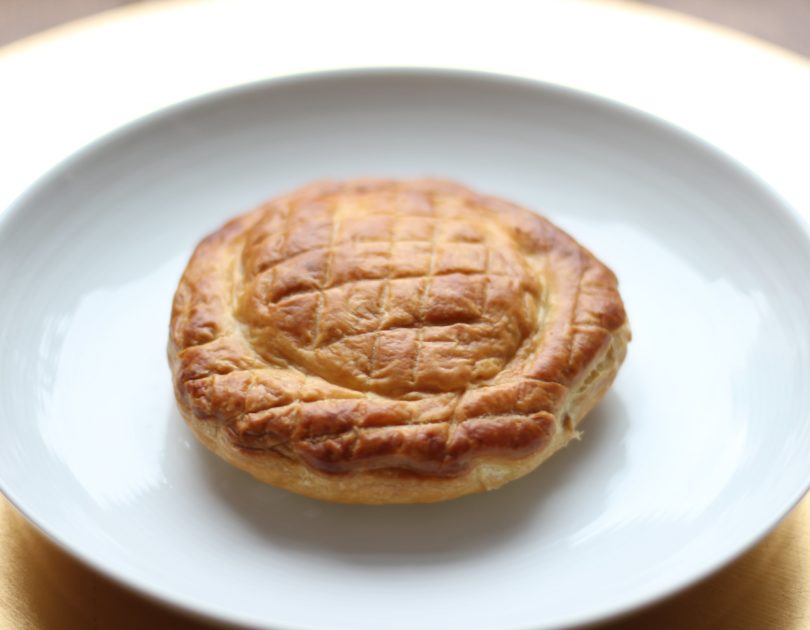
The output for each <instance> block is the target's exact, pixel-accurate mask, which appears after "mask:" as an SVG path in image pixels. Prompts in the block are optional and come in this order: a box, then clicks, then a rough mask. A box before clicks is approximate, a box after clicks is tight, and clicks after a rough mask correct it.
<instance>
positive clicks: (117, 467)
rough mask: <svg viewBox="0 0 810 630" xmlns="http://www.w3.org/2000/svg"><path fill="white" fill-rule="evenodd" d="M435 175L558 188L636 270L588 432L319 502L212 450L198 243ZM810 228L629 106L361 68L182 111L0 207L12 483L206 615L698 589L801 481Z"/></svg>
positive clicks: (526, 618)
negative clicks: (182, 408)
mask: <svg viewBox="0 0 810 630" xmlns="http://www.w3.org/2000/svg"><path fill="white" fill-rule="evenodd" d="M359 175H376V176H395V177H412V176H423V175H434V176H440V177H446V178H452V179H456V180H459V181H461V182H464V183H466V184H468V185H470V186H473V187H475V188H476V189H478V190H481V191H484V192H489V193H493V194H497V195H500V196H504V197H507V198H510V199H514V200H515V201H517V202H518V203H521V204H523V205H526V206H527V207H533V208H539V209H542V210H543V211H544V213H546V214H547V215H548V216H549V217H550V218H551V219H552V220H554V221H555V222H557V223H558V224H559V225H561V226H562V227H563V228H564V229H566V230H568V231H569V232H571V233H572V234H573V235H574V236H575V237H576V238H577V239H578V240H580V241H581V242H582V243H583V244H585V245H586V246H587V247H589V248H590V249H592V250H593V251H594V252H595V253H596V255H597V256H599V257H600V258H601V259H603V260H604V261H605V262H606V263H607V264H608V265H610V266H611V267H612V268H613V269H614V270H615V271H616V273H617V275H618V276H619V278H620V282H621V289H622V295H623V297H624V298H625V301H626V305H627V310H628V313H629V315H630V320H631V322H632V325H633V332H634V340H633V343H632V345H631V347H630V351H629V354H628V358H627V361H626V364H625V366H624V367H623V368H622V370H621V371H620V373H619V377H618V379H617V381H616V383H615V385H614V387H613V389H612V390H611V392H610V393H609V394H608V395H607V397H606V398H605V399H604V401H603V402H602V404H601V405H600V406H599V407H598V408H597V409H596V410H595V411H594V412H593V413H592V414H591V415H590V416H589V417H588V418H587V419H586V421H585V423H584V425H583V428H584V430H585V431H586V433H587V435H586V438H585V439H584V440H583V441H582V442H580V443H575V444H573V445H571V446H569V447H568V448H567V449H566V450H565V451H564V452H562V453H560V454H559V455H557V456H555V457H554V458H553V459H552V460H551V461H549V462H548V463H547V464H545V465H543V466H542V467H541V468H540V469H539V470H538V471H537V472H536V473H534V474H532V475H530V476H529V477H528V478H525V479H523V480H521V481H518V482H515V483H513V484H510V485H508V486H507V487H505V488H503V489H502V490H499V491H497V492H494V493H490V494H487V495H478V496H471V497H467V498H464V499H460V500H457V501H453V502H450V503H446V504H438V505H430V506H391V507H383V508H380V507H352V506H340V505H331V504H326V503H319V502H315V501H311V500H308V499H305V498H301V497H297V496H293V495H291V494H287V493H285V492H283V491H280V490H275V489H273V488H270V487H267V486H264V485H262V484H259V483H257V482H255V481H253V480H252V479H250V478H249V477H247V476H246V475H244V474H243V473H241V472H239V471H237V470H234V469H232V468H230V467H229V466H228V465H227V464H224V463H222V462H220V461H219V460H217V459H216V458H215V457H213V456H212V455H210V454H209V453H207V452H206V451H204V450H203V449H202V447H200V446H198V444H197V442H196V440H194V439H193V438H192V436H191V435H190V434H189V432H188V431H187V429H186V428H185V426H184V425H183V423H182V421H181V420H180V417H179V414H178V412H177V411H176V410H175V406H174V401H173V399H172V388H171V383H170V379H169V372H168V368H167V366H166V360H165V344H166V335H167V322H168V314H169V305H170V302H171V298H172V294H173V291H174V287H175V284H176V282H177V279H178V278H179V275H180V272H181V270H182V267H183V265H184V263H185V261H186V259H187V257H188V255H189V253H190V251H191V249H192V247H193V246H194V244H195V243H196V242H197V240H198V239H199V238H200V237H201V236H203V235H204V234H206V233H208V232H210V231H211V230H212V229H214V228H216V227H217V226H219V225H220V224H221V223H222V222H223V221H224V220H225V219H226V218H228V217H229V216H231V215H233V214H235V213H237V212H240V211H243V210H247V209H249V208H251V207H252V206H253V205H254V204H256V203H257V202H259V201H261V200H263V199H265V198H268V197H271V196H274V195H276V194H278V193H280V192H283V191H286V190H289V189H292V188H294V187H296V186H297V185H300V184H302V183H304V182H307V181H309V180H312V179H317V178H323V177H334V178H344V177H352V176H359ZM808 268H810V239H808V234H807V231H806V228H805V227H804V226H803V224H802V223H801V222H800V221H799V220H798V219H797V218H796V217H795V216H794V215H793V214H792V213H791V211H790V210H789V209H788V208H785V207H784V206H783V205H782V204H781V202H780V201H779V200H778V199H777V198H776V197H774V196H773V195H772V194H771V193H769V192H768V190H767V189H765V187H764V186H763V185H762V184H761V183H759V182H758V181H757V180H756V178H754V177H753V176H751V175H750V174H748V173H746V172H745V171H743V170H742V169H740V168H739V167H737V166H735V165H734V164H733V163H731V162H730V161H729V160H727V159H726V158H725V157H723V156H721V155H719V154H718V153H716V152H715V151H713V150H712V149H710V148H709V147H707V146H704V145H703V144H701V143H700V142H699V141H697V140H694V139H691V138H689V137H687V136H685V135H684V134H682V133H681V132H679V131H677V130H675V129H673V128H670V127H669V126H667V125H664V124H662V123H659V122H656V121H654V120H651V119H649V118H647V117H646V116H644V115H641V114H639V113H636V112H633V111H631V110H628V109H625V108H622V107H619V106H616V105H613V104H610V103H607V102H604V101H601V100H597V99H594V98H591V97H589V96H586V95H582V94H578V93H575V92H570V91H567V90H561V89H558V88H553V87H550V86H545V85H542V84H537V83H529V82H524V81H521V80H517V79H509V78H502V77H494V76H488V75H477V74H464V73H454V72H437V71H431V72H427V71H425V72H420V71H401V72H382V71H375V72H369V71H366V72H344V73H333V74H319V75H311V76H305V77H297V78H290V79H285V80H278V81H271V82H267V83H261V84H257V85H252V86H249V87H245V88H240V89H236V90H230V91H226V92H223V93H220V94H215V95H213V96H209V97H205V98H203V99H198V100H195V101H192V102H190V103H187V104H183V105H180V106H177V107H174V108H172V109H170V110H168V111H166V112H163V113H160V114H158V115H155V116H151V117H149V118H148V119H146V120H144V121H141V122H139V123H137V124H135V125H132V126H130V127H128V128H126V129H124V130H122V131H120V132H118V133H116V134H114V135H113V136H112V137H110V138H108V139H106V140H104V141H102V142H99V143H96V144H94V145H93V146H91V147H90V148H88V149H87V150H85V151H83V152H82V153H81V154H80V155H79V156H77V157H75V158H73V159H71V160H69V161H68V162H66V163H64V164H63V165H61V166H60V167H59V168H57V169H56V170H55V171H54V172H52V173H51V174H49V175H48V176H47V177H45V178H44V179H43V180H42V181H41V182H40V183H39V184H37V185H36V186H35V188H34V189H33V190H32V191H30V192H29V193H28V194H27V195H26V196H25V197H24V198H23V199H22V200H20V201H19V202H18V203H17V205H16V207H14V208H12V209H11V210H8V211H6V212H5V213H4V214H3V216H2V219H0V295H2V296H3V299H2V303H0V409H3V412H4V413H3V416H2V418H1V419H0V422H2V423H3V426H2V428H3V435H4V436H5V437H4V439H3V440H2V441H0V486H1V487H2V489H3V491H4V492H5V493H6V494H7V495H8V496H9V497H10V498H11V499H12V500H13V501H14V502H15V503H16V504H17V506H18V507H20V508H21V509H22V510H23V511H24V512H25V514H26V515H27V516H28V517H29V518H30V519H31V520H33V521H34V522H36V523H37V524H38V525H39V526H40V527H42V528H43V529H44V530H45V531H47V532H48V533H50V534H51V535H52V536H53V537H54V538H55V539H56V540H57V541H59V542H60V543H62V544H63V545H64V546H65V547H66V548H67V549H69V550H70V551H72V552H73V553H75V554H76V555H78V556H79V557H81V558H83V559H84V560H86V561H88V562H90V563H91V564H93V565H94V566H96V567H97V568H99V569H101V570H103V571H104V572H106V573H107V574H109V575H112V576H114V577H116V578H118V579H120V580H122V581H123V582H125V583H128V584H130V585H132V586H134V587H136V588H138V589H139V590H142V591H144V592H147V593H150V594H153V595H155V596H157V597H160V598H162V599H164V600H167V601H170V602H172V603H174V604H177V605H180V606H183V607H186V608H189V609H193V610H195V611H197V612H199V613H202V614H205V615H210V616H212V617H215V618H218V619H222V620H226V621H231V622H237V623H239V622H241V623H246V624H259V625H262V624H266V625H272V626H274V627H290V628H298V627H306V628H326V627H329V628H379V627H386V628H412V627H415V626H421V627H432V626H433V625H435V623H436V620H447V619H452V620H453V623H454V625H458V626H463V627H466V628H471V629H473V628H511V627H541V626H542V627H556V626H559V625H564V624H573V623H580V622H588V621H595V620H599V619H604V618H605V617H607V616H609V615H612V614H616V613H619V612H622V611H626V610H628V609H630V608H632V607H635V606H638V605H641V604H643V603H646V602H649V601H651V600H652V599H654V598H656V597H660V596H662V595H664V594H667V593H670V592H672V591H673V590H675V589H677V588H681V587H683V586H685V585H687V584H689V583H691V582H693V581H694V580H695V579H697V578H699V577H701V576H702V575H704V574H706V573H707V572H708V571H710V570H712V569H714V568H716V567H718V566H719V565H720V564H722V563H724V562H726V561H728V560H729V559H731V558H732V557H734V556H735V555H737V554H738V553H740V551H742V550H743V549H744V548H745V547H747V546H748V545H750V544H751V543H752V542H754V541H755V540H756V539H757V538H758V537H759V536H761V535H762V534H764V533H765V531H766V530H767V529H768V528H769V527H771V526H772V525H773V524H774V523H775V522H776V521H777V520H778V519H779V518H780V517H781V516H782V515H783V514H784V513H785V511H786V510H787V509H789V508H790V507H791V506H792V505H793V504H794V503H795V501H797V500H798V499H799V498H800V497H801V495H802V494H803V493H804V491H805V490H806V488H807V486H808V482H809V481H810V460H808V459H807V457H806V453H807V452H808V451H810V423H808V422H807V420H808V416H810V413H809V412H810V392H808V391H806V389H803V385H804V384H806V383H807V382H809V381H810V369H809V368H810V334H808V329H807V322H808V321H810V288H809V287H808V285H807V283H806V278H805V275H806V269H808Z"/></svg>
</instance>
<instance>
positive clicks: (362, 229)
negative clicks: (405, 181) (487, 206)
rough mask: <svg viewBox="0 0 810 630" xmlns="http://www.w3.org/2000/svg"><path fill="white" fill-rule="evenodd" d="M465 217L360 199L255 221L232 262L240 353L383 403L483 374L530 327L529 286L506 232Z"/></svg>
mask: <svg viewBox="0 0 810 630" xmlns="http://www.w3.org/2000/svg"><path fill="white" fill-rule="evenodd" d="M465 213H470V209H469V208H468V207H467V206H466V204H464V203H458V202H456V203H450V202H449V201H448V199H447V197H446V196H444V197H443V196H442V195H437V194H430V193H429V192H424V193H422V192H409V193H408V194H403V193H398V192H397V191H392V192H391V193H389V194H386V195H380V194H375V191H370V192H368V193H365V194H363V193H360V194H358V195H357V196H356V197H355V199H353V203H352V204H351V206H350V208H348V209H344V208H341V204H340V202H339V200H335V199H334V198H331V197H329V196H326V197H325V198H322V199H319V200H318V201H317V202H304V203H298V204H296V203H294V202H291V203H288V204H285V206H284V207H283V208H280V209H279V211H278V214H276V213H268V214H266V215H265V216H264V217H263V219H262V220H260V221H259V222H258V223H257V224H256V225H255V226H253V228H252V229H251V230H250V232H249V233H248V235H247V237H246V247H245V250H244V254H243V268H244V270H245V273H244V279H243V286H242V294H241V297H240V304H239V315H238V316H239V318H240V320H242V321H243V323H245V324H246V325H247V327H248V329H249V330H250V331H251V333H253V332H254V331H256V332H257V333H258V334H251V338H252V344H253V346H254V347H255V348H256V349H257V350H258V352H259V353H260V354H261V355H262V357H264V358H266V359H268V360H269V361H271V362H272V361H274V360H276V359H277V358H279V357H281V358H283V359H284V360H286V361H288V362H290V363H291V364H293V365H295V366H297V367H300V368H303V369H306V370H308V371H309V372H311V373H313V374H316V375H318V376H321V377H322V378H324V379H326V380H329V381H331V382H333V383H335V384H338V385H342V386H346V387H350V388H352V389H355V390H358V391H373V392H376V393H379V394H383V395H402V394H405V393H407V392H411V391H419V392H437V391H460V390H464V389H466V388H467V387H468V386H469V385H470V384H473V383H477V382H480V381H482V380H485V379H488V378H492V377H493V376H495V375H496V374H497V373H498V372H499V371H500V370H501V369H502V368H503V367H504V366H505V365H506V364H507V363H508V361H509V360H510V359H511V358H512V356H513V355H514V353H515V351H516V350H517V348H518V347H519V346H520V344H521V343H522V342H523V340H524V339H525V338H526V337H527V336H528V335H529V334H530V333H531V332H532V331H533V330H534V329H535V325H536V321H537V316H538V308H539V298H540V292H541V288H540V284H539V279H538V277H537V274H536V273H532V270H531V268H530V267H529V264H528V262H527V261H526V260H525V259H524V258H523V257H522V255H520V253H519V252H518V251H517V250H516V248H515V245H514V242H513V241H512V239H511V237H510V236H509V235H508V234H505V233H503V232H502V231H498V230H492V229H490V230H488V231H485V230H483V229H481V227H480V226H479V225H477V223H476V222H474V221H463V220H461V219H459V218H458V217H459V216H463V215H464V214H465ZM278 215H280V216H278ZM268 224H269V225H268ZM279 224H281V225H282V226H283V228H282V230H278V227H279ZM313 224H314V225H313ZM269 232H274V238H273V239H272V240H271V239H270V238H268V236H267V235H268V233H269ZM267 331H277V333H276V334H267Z"/></svg>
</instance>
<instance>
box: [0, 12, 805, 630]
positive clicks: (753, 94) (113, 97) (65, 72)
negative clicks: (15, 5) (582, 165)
mask: <svg viewBox="0 0 810 630" xmlns="http://www.w3.org/2000/svg"><path fill="white" fill-rule="evenodd" d="M312 4H313V3H312V2H298V3H283V5H282V4H276V3H270V2H261V1H258V0H209V1H182V0H181V1H171V2H152V3H145V4H138V5H133V6H130V7H126V8H124V9H119V10H116V11H113V12H110V13H106V14H101V15H98V16H95V17H92V18H88V19H85V20H82V21H80V22H77V23H74V24H70V25H67V26H65V27H61V28H58V29H54V30H52V31H48V32H46V33H43V34H40V35H37V36H34V37H32V38H29V39H27V40H23V41H21V42H19V43H16V44H13V45H11V46H8V47H6V48H4V49H0V94H2V96H0V208H2V207H4V206H6V205H7V204H8V203H9V202H10V201H11V200H12V199H13V198H14V197H15V196H16V195H17V194H19V193H20V192H21V191H22V190H23V189H24V188H25V186H27V185H28V184H29V183H30V182H31V181H33V180H34V179H35V178H36V177H37V176H38V175H40V174H41V173H42V172H43V171H44V170H46V169H47V168H49V167H50V166H52V165H53V164H54V163H56V162H57V161H58V160H59V159H61V158H62V157H64V156H65V155H67V154H68V153H70V152H72V151H74V150H75V149H76V148H78V147H79V146H81V145H83V144H85V143H87V142H88V141H90V140H92V139H93V138H95V137H98V136H100V135H102V134H103V133H105V132H106V131H109V130H110V129H112V128H114V127H116V126H118V125H120V124H121V123H123V122H126V121H128V120H131V119H133V118H135V117H137V116H140V115H142V114H144V113H146V112H149V111H152V110H154V109H157V108H159V107H162V106H164V105H167V104H169V103H172V102H175V101H178V100H181V99H184V98H187V97H189V96H192V95H195V94H199V93H202V92H206V91H209V90H213V89H217V88H219V87H223V86H226V85H233V84H237V83H241V82H244V81H250V80H255V79H259V78H263V77H268V76H276V75H281V74H288V73H292V72H300V71H307V70H315V69H324V68H338V67H351V66H369V65H373V66H390V65H407V66H444V67H455V68H475V69H482V70H489V71H496V72H506V73H510V74H519V75H524V76H529V77H534V78H539V79H545V80H549V81H554V82H557V83H562V84H565V85H569V86H572V87H577V88H581V89H586V90H589V91H591V92H595V93H598V94H602V95H605V96H607V97H610V98H613V99H615V100H619V101H623V102H626V103H630V104H632V105H635V106H636V107H640V108H642V109H645V110H647V111H649V112H652V113H653V114H656V115H659V116H662V117H664V118H667V119H669V120H671V121H673V122H675V123H676V124H678V125H680V126H682V127H685V128H687V129H689V130H691V131H693V132H695V133H697V134H699V135H701V136H702V137H704V138H705V139H706V140H708V141H709V142H711V143H713V144H716V145H717V146H719V147H720V148H722V149H723V150H725V151H727V152H729V153H731V154H732V155H733V156H734V157H735V158H737V159H738V160H739V161H740V162H742V163H743V164H745V165H748V166H749V167H751V168H752V169H753V170H754V171H756V172H758V173H759V174H761V175H762V176H763V177H764V179H765V180H766V181H767V182H769V183H770V184H771V185H772V186H773V187H774V188H775V189H776V190H777V192H778V193H779V194H780V195H782V196H783V197H784V198H785V199H786V200H787V201H788V202H790V203H792V204H793V205H795V206H796V207H797V208H798V209H799V210H800V211H802V212H803V213H804V214H805V216H807V217H809V218H810V178H809V177H808V169H809V168H810V120H808V119H809V118H810V62H808V61H806V60H804V59H803V58H800V57H798V56H794V55H791V54H789V53H786V52H784V51H781V50H779V49H777V48H774V47H771V46H768V45H765V44H762V43H760V42H758V41H756V40H753V39H749V38H746V37H744V36H741V35H738V34H734V33H732V32H728V31H724V30H722V29H719V28H716V27H710V26H708V25H706V24H702V23H700V22H697V21H693V20H690V19H687V18H683V17H678V16H676V15H674V14H668V13H665V12H662V11H658V10H655V9H645V8H640V7H638V6H635V5H629V4H624V3H618V2H598V1H595V0H545V1H542V2H531V3H529V2H517V1H512V0H502V1H500V2H498V3H497V6H498V12H497V14H493V7H492V4H491V3H486V4H482V5H479V4H477V3H474V2H466V3H456V2H447V3H435V2H434V3H430V2H427V1H424V2H423V1H422V0H414V1H412V2H410V3H409V4H408V5H407V10H403V12H402V15H401V16H400V24H399V26H398V28H397V29H386V28H383V27H382V26H380V24H382V22H379V18H380V15H381V14H380V9H379V8H376V7H378V6H379V5H377V4H376V3H373V2H370V1H368V0H348V1H346V2H341V3H328V2H322V3H318V6H317V7H314V6H312ZM403 6H404V5H403ZM347 16H349V17H350V18H351V19H349V20H347V19H345V18H346V17H347ZM425 16H429V19H425ZM459 16H463V20H460V19H459ZM338 24H342V25H344V26H343V27H342V28H341V29H337V28H336V25H338ZM453 25H455V27H456V28H453ZM417 27H418V28H417ZM416 32H418V34H419V37H418V41H417V40H416V39H414V33H416ZM300 33H305V34H306V39H307V41H309V42H310V44H306V42H302V41H300V40H296V37H297V35H296V34H300ZM485 34H488V35H487V36H485ZM312 42H317V45H315V44H314V43H312ZM369 51H373V53H374V54H373V55H370V52H369ZM293 53H294V54H293ZM808 386H810V384H809V385H808ZM0 413H1V410H0ZM582 596H583V597H587V593H583V594H582ZM199 626H200V622H199V621H193V620H189V619H187V618H185V617H183V616H182V615H181V614H179V613H177V612H173V611H170V610H167V609H166V608H164V607H162V606H160V605H158V604H156V603H153V602H150V601H146V600H144V599H143V598H141V597H139V596H137V595H135V594H133V593H131V592H129V591H128V590H127V589H125V588H123V587H121V586H118V585H116V584H113V583H112V582H110V581H109V580H107V579H105V578H103V577H101V576H99V575H97V574H95V573H94V572H93V571H91V570H89V569H87V568H85V567H84V566H82V565H81V564H80V563H78V562H77V561H75V560H73V559H72V558H70V557H69V556H68V555H66V554H65V553H64V552H62V551H60V550H59V549H58V548H57V547H56V546H55V545H54V544H53V543H51V542H49V541H48V540H46V539H45V538H44V537H43V536H42V535H41V534H40V533H38V532H37V531H36V530H35V528H34V527H33V526H31V525H30V524H28V523H27V522H26V521H25V520H24V519H23V518H22V516H20V515H19V513H17V512H16V511H15V510H14V509H13V508H12V507H11V506H10V505H9V504H8V503H7V502H6V501H5V499H2V498H0V628H2V629H5V628H14V629H17V628H36V629H43V628H47V629H50V628H67V629H71V628H139V629H140V628H150V627H151V628H155V627H158V628H162V627H173V628H184V627H188V628H193V627H199ZM611 627H616V628H628V629H629V628H639V629H641V628H645V629H646V628H729V629H735V628H745V629H755V628H756V629H759V628H765V629H770V628H774V629H777V628H778V629H780V630H781V629H784V630H799V629H810V498H807V499H805V500H804V502H803V503H802V504H800V506H799V507H798V508H797V509H796V510H794V512H793V513H792V514H791V515H790V516H789V517H788V518H787V519H786V520H785V521H784V522H783V523H782V524H781V525H779V527H778V528H777V529H776V530H775V531H774V532H772V533H771V534H770V535H769V536H768V537H766V538H765V539H764V540H763V541H762V542H760V543H759V544H758V545H757V546H756V547H754V548H753V549H752V550H750V551H749V552H748V553H746V554H745V555H744V556H743V557H741V558H740V559H738V560H737V561H736V562H734V563H733V564H732V565H730V566H729V567H727V568H725V569H724V570H722V571H721V572H720V573H718V574H716V575H715V576H713V577H711V578H709V579H708V580H706V581H705V582H703V583H701V584H698V585H696V586H694V587H692V588H691V589H689V590H688V591H686V592H684V593H682V594H680V595H677V596H676V597H675V598H673V599H670V600H668V601H665V602H662V603H659V604H657V605H655V606H653V607H652V608H649V609H647V610H645V611H643V612H641V613H636V614H634V615H633V616H631V617H628V618H626V619H623V620H619V621H615V622H613V623H612V624H611Z"/></svg>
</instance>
